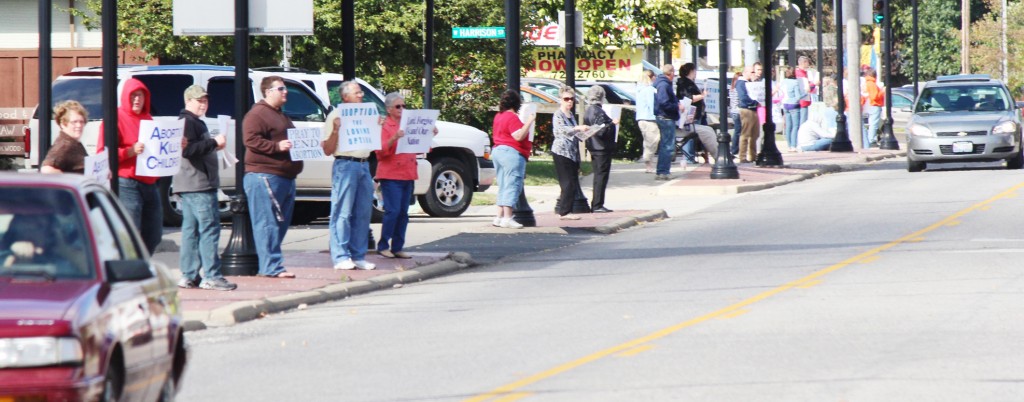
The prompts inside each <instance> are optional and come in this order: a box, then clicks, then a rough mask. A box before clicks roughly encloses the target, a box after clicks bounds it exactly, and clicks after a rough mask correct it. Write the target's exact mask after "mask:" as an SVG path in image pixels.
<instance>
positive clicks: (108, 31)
mask: <svg viewBox="0 0 1024 402" xmlns="http://www.w3.org/2000/svg"><path fill="white" fill-rule="evenodd" d="M103 10H106V12H104V13H103V15H102V16H101V17H100V20H101V25H102V29H103V33H102V35H103V148H104V149H106V150H107V155H110V157H109V158H107V160H108V161H109V163H110V172H111V173H112V174H111V177H110V190H111V191H113V192H114V194H118V192H119V191H120V189H119V188H118V185H117V184H118V183H117V168H118V165H119V164H120V163H119V161H118V160H117V142H118V139H117V53H118V51H117V0H103ZM47 87H49V85H47ZM47 115H49V113H47ZM47 126H49V124H47ZM40 158H42V156H41V155H40ZM40 160H42V159H40Z"/></svg>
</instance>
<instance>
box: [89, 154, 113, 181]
mask: <svg viewBox="0 0 1024 402" xmlns="http://www.w3.org/2000/svg"><path fill="white" fill-rule="evenodd" d="M85 176H86V177H91V178H92V179H93V180H96V181H98V182H100V183H103V186H104V187H107V188H110V179H109V177H110V158H109V157H108V156H107V150H106V149H104V150H102V151H100V152H97V153H96V154H95V155H92V156H86V157H85Z"/></svg>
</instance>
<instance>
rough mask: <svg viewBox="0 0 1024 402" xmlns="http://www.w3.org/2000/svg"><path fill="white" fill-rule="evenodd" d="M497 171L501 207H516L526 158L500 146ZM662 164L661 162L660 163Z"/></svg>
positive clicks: (495, 157) (496, 152)
mask: <svg viewBox="0 0 1024 402" xmlns="http://www.w3.org/2000/svg"><path fill="white" fill-rule="evenodd" d="M491 159H493V160H494V167H495V168H496V169H497V178H496V180H498V201H497V204H498V206H499V207H515V206H516V203H517V202H519V194H521V193H522V192H523V179H524V178H526V158H524V157H523V155H522V154H520V153H519V151H516V150H515V148H512V147H510V146H507V145H499V146H497V147H496V148H494V151H492V152H491ZM659 163H660V162H659Z"/></svg>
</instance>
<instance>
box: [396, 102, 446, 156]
mask: <svg viewBox="0 0 1024 402" xmlns="http://www.w3.org/2000/svg"><path fill="white" fill-rule="evenodd" d="M440 115H441V111H440V110H432V109H414V110H408V109H407V110H405V111H404V112H402V121H400V122H399V123H398V129H399V130H405V137H402V138H401V139H399V140H398V146H397V147H396V148H395V153H397V154H425V153H427V152H430V144H431V143H432V142H433V138H434V124H435V123H437V117H438V116H440Z"/></svg>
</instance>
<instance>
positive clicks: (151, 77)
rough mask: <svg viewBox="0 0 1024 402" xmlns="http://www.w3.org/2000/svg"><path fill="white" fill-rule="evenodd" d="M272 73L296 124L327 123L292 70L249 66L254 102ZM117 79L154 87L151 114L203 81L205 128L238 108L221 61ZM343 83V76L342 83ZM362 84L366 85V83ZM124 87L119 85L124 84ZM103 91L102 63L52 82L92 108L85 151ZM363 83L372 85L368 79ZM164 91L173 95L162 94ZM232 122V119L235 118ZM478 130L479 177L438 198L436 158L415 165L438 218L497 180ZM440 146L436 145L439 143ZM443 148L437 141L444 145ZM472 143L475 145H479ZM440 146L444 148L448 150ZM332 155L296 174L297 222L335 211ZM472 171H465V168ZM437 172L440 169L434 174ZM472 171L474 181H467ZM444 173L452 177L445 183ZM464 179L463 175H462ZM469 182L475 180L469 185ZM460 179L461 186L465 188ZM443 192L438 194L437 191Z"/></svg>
mask: <svg viewBox="0 0 1024 402" xmlns="http://www.w3.org/2000/svg"><path fill="white" fill-rule="evenodd" d="M270 75H279V76H281V77H282V78H284V81H285V86H287V87H288V91H289V93H288V101H287V103H285V105H284V107H283V108H282V109H283V111H284V112H285V114H287V115H288V116H289V117H290V118H291V119H292V121H293V122H294V123H295V126H296V127H299V128H304V127H315V128H320V127H322V126H323V121H324V120H325V119H326V117H327V113H328V112H329V111H330V107H329V106H328V105H327V104H326V101H325V99H329V98H327V97H321V96H320V95H319V94H318V93H317V92H315V91H314V90H313V89H312V88H310V87H309V86H308V85H306V84H305V83H304V82H303V80H299V79H296V78H294V77H292V76H291V75H294V73H287V74H286V73H278V72H269V71H251V72H250V73H249V76H250V80H251V81H252V82H251V84H252V85H251V87H252V93H251V98H250V99H249V102H250V103H252V102H255V101H257V100H259V99H262V94H261V93H260V91H259V83H260V80H261V79H262V78H263V77H266V76H270ZM118 78H119V79H120V80H122V81H123V80H126V79H127V78H136V79H139V80H141V81H142V82H143V83H145V84H146V86H147V87H149V89H150V92H151V93H152V94H153V95H154V96H153V98H152V103H153V104H152V108H151V109H152V114H153V117H154V119H156V120H176V119H177V118H178V114H179V112H180V111H181V109H182V108H183V107H184V100H183V97H182V96H181V95H180V94H182V93H183V92H184V90H185V88H186V87H188V86H189V85H192V84H200V85H203V86H204V87H206V90H207V92H208V93H209V94H210V106H209V110H208V111H207V114H206V116H204V120H205V121H206V123H207V126H208V127H209V128H210V131H211V133H214V134H216V133H218V132H219V128H218V124H217V121H216V117H217V116H218V115H228V116H232V115H233V114H234V107H235V106H234V105H235V91H234V68H233V67H224V66H209V65H177V66H124V67H121V68H119V69H118ZM338 83H339V84H340V81H339V82H338ZM361 84H365V83H361ZM118 88H119V92H120V88H121V85H119V87H118ZM101 89H102V71H101V70H100V69H99V68H78V69H75V70H73V71H72V72H71V73H69V74H65V75H63V76H61V77H58V78H57V80H56V81H55V82H54V85H53V100H54V103H57V102H60V101H63V100H67V99H75V100H78V101H79V102H81V103H82V104H83V105H84V106H85V107H86V110H87V111H88V112H89V122H88V124H86V128H85V132H84V134H83V136H82V143H83V144H84V145H85V147H86V150H88V151H89V152H94V151H95V149H96V144H97V142H98V141H99V139H100V133H99V126H100V123H101V122H102V118H103V114H102V107H101V105H102V101H101V99H100V94H101V92H102V91H101ZM366 89H369V86H368V85H366ZM163 94H169V95H166V96H164V95H163ZM379 105H383V98H381V99H380V103H379ZM35 117H36V118H33V120H31V121H30V122H29V132H30V133H34V132H38V131H37V128H38V124H39V122H38V118H37V117H38V116H35ZM232 122H233V120H232ZM51 130H52V132H54V133H56V132H58V131H57V130H58V128H57V126H56V123H55V122H52V123H51ZM439 130H441V133H440V134H439V135H438V136H437V137H438V138H442V139H443V138H449V137H450V136H452V135H451V134H446V131H449V130H445V126H444V125H441V124H439ZM476 131H477V132H476V133H473V135H472V137H473V138H472V141H471V140H466V142H472V143H473V144H476V143H477V142H480V141H484V142H486V148H485V147H484V146H483V145H479V146H478V148H479V152H480V157H481V158H483V159H485V160H486V161H485V162H478V161H476V160H474V161H473V162H475V165H480V166H484V167H487V166H489V167H490V169H489V170H488V169H483V168H481V169H480V171H481V172H480V173H478V174H477V175H476V176H470V175H469V174H468V173H464V174H463V175H461V176H459V178H458V180H456V179H455V178H451V175H447V176H446V175H444V174H442V175H440V176H441V177H442V179H440V182H442V183H443V184H444V185H443V186H441V189H440V190H435V192H434V194H435V196H433V197H429V196H427V193H428V190H429V189H431V188H432V187H431V183H434V182H437V181H438V180H435V181H433V182H432V181H430V180H431V179H432V178H434V177H432V175H431V173H432V171H431V170H432V169H433V170H438V169H437V166H434V167H433V168H432V166H431V164H430V163H428V162H426V161H424V162H420V163H419V164H418V165H419V166H418V173H419V174H420V177H421V180H419V181H418V182H417V185H416V193H417V194H420V195H421V197H423V200H421V201H423V203H424V204H427V206H424V210H425V211H426V212H427V213H429V214H431V215H436V216H457V215H459V214H461V213H462V212H463V211H465V209H466V208H468V207H469V203H470V200H471V198H472V191H471V189H476V190H478V191H483V190H486V189H487V187H488V186H489V185H490V184H491V183H492V182H493V180H494V169H493V164H491V163H490V160H488V159H487V158H485V155H486V156H487V157H489V154H490V148H489V147H490V143H489V139H488V138H487V136H486V134H484V133H483V132H479V130H476ZM234 137H235V136H234V135H228V136H227V147H226V148H225V149H226V150H228V151H229V152H233V151H234V149H235V145H234V143H235V138H234ZM454 137H456V138H462V137H463V136H462V135H460V134H456V135H454ZM52 139H56V135H53V136H52ZM37 140H38V138H37V136H32V135H29V136H26V143H27V145H28V148H29V149H30V155H29V156H30V157H29V158H28V159H27V160H26V166H25V167H26V168H27V169H36V168H37V167H38V164H39V161H40V158H39V155H38V147H37V146H33V145H34V144H32V142H34V141H37ZM435 145H436V143H435ZM439 148H440V147H439ZM474 149H475V148H474ZM443 151H447V149H444V150H443ZM443 151H441V150H439V152H438V155H443V154H444V152H443ZM435 160H437V161H438V165H440V164H441V162H446V161H447V159H445V158H443V157H442V156H437V157H436V158H435ZM332 163H333V159H332V158H330V157H325V158H323V159H322V160H312V161H307V162H306V167H305V169H304V170H303V172H302V174H300V175H299V177H298V178H297V179H296V187H297V191H296V193H297V197H296V198H297V202H299V203H300V204H299V205H297V207H296V209H295V214H294V216H293V220H292V221H293V223H307V222H309V221H312V220H313V219H316V218H318V217H322V216H327V215H329V213H330V207H329V205H330V192H331V167H330V166H331V164H332ZM453 165H454V164H447V165H445V166H449V167H450V168H449V169H442V172H445V171H454V170H456V169H458V168H460V167H462V166H456V167H451V166H453ZM466 171H467V170H461V172H466ZM220 175H221V186H222V190H223V191H222V192H221V194H220V196H219V197H220V200H221V206H220V208H221V214H222V217H227V216H229V214H230V208H229V203H228V202H229V200H230V199H229V197H228V196H227V194H231V193H233V192H234V189H235V187H234V183H235V169H234V168H229V169H222V170H221V171H220ZM433 176H437V174H435V175H433ZM469 177H472V180H470V179H468V178H469ZM444 178H447V179H448V180H447V181H446V180H445V179H444ZM463 178H466V179H463ZM467 183H472V186H470V185H468V184H467ZM160 184H161V190H162V196H163V199H164V200H165V204H164V222H165V224H168V225H177V224H179V223H180V222H181V210H180V208H179V207H178V203H177V202H176V196H175V195H174V194H173V188H172V187H171V181H170V179H169V178H165V179H161V181H160ZM459 184H462V185H461V186H460V185H459ZM437 194H439V195H437Z"/></svg>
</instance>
